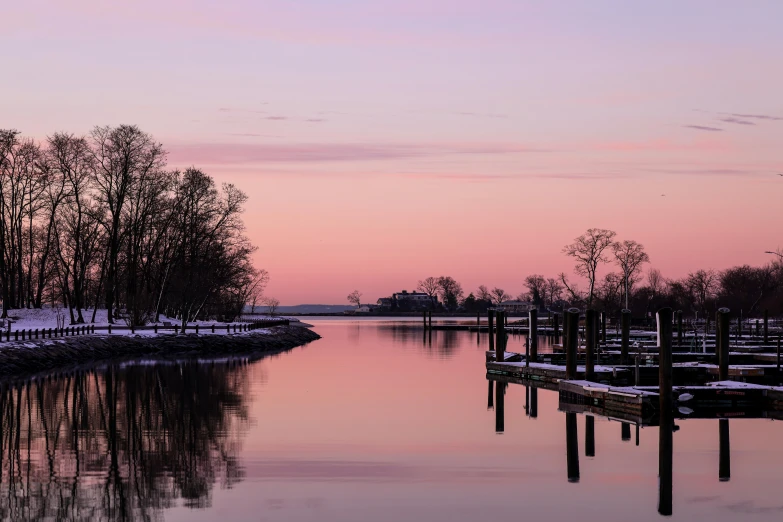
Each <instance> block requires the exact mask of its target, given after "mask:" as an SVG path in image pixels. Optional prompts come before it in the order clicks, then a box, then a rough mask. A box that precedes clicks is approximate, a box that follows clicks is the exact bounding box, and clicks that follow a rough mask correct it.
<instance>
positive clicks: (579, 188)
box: [0, 0, 783, 304]
mask: <svg viewBox="0 0 783 522" xmlns="http://www.w3.org/2000/svg"><path fill="white" fill-rule="evenodd" d="M781 19H783V4H781V3H780V2H777V1H775V0H769V1H763V0H759V1H756V2H753V3H752V4H747V5H745V4H743V3H738V2H733V1H716V0H710V1H707V0H704V1H701V0H694V1H689V2H681V1H655V2H652V1H650V2H633V3H630V2H623V1H619V0H617V1H608V0H603V1H601V0H596V1H593V2H589V3H588V2H581V1H572V2H567V1H561V2H546V3H543V2H523V1H504V0H500V1H483V2H471V1H467V0H459V1H448V2H447V1H445V0H425V1H421V0H418V1H415V2H414V1H409V0H397V1H394V2H391V1H387V0H383V1H377V2H360V1H358V0H339V1H330V2H323V1H321V2H318V1H312V0H311V1H303V2H296V3H291V2H283V1H282V0H280V1H267V2H261V3H259V2H251V1H250V0H230V1H224V2H220V3H219V4H218V3H216V2H210V1H207V0H201V1H195V2H193V1H189V2H184V1H163V0H158V1H155V2H152V1H150V0H140V1H137V2H134V3H131V4H117V3H106V2H99V1H88V0H77V1H72V2H67V3H64V2H55V1H46V0H31V1H28V2H18V3H16V4H15V5H13V6H11V7H7V8H4V27H5V29H4V31H3V33H2V34H0V44H2V45H3V48H4V49H7V50H13V52H10V53H7V54H6V55H5V57H4V64H3V70H4V71H5V75H4V80H3V96H0V114H2V115H3V121H2V123H0V126H3V127H14V128H17V129H19V130H21V131H22V132H23V133H24V134H26V135H30V136H36V137H43V136H45V135H46V134H48V133H51V132H53V131H56V130H69V131H73V132H88V131H89V130H90V128H92V126H94V125H106V124H109V125H116V124H120V123H134V124H137V125H139V126H140V127H141V128H142V129H144V130H145V131H147V132H150V133H152V134H153V135H155V136H156V137H157V138H158V139H159V140H160V141H162V142H163V143H164V144H165V145H166V146H167V148H168V149H169V151H170V152H171V154H170V158H169V159H170V165H171V166H172V167H184V166H189V165H197V166H199V167H201V168H203V169H204V170H206V171H207V172H209V173H211V174H213V175H214V176H216V177H217V178H219V179H220V180H223V181H231V182H233V183H235V184H237V185H238V186H240V187H241V188H243V189H244V190H245V191H246V192H247V193H248V194H249V196H250V204H249V205H248V209H247V214H246V221H247V228H248V234H249V235H250V237H251V238H252V239H253V240H254V242H255V243H256V244H257V245H258V247H259V251H258V254H257V262H258V266H260V267H264V268H266V269H267V270H269V272H270V273H271V275H272V281H271V283H270V285H269V288H268V290H267V292H268V294H270V295H273V296H276V297H278V298H279V299H280V300H281V301H282V302H283V303H284V304H297V303H344V302H345V296H346V295H347V294H348V293H349V292H350V291H352V290H354V289H359V290H360V291H361V292H362V293H363V294H364V296H365V299H368V300H375V299H376V298H377V297H380V296H385V295H388V294H390V293H392V292H394V291H398V290H401V289H408V290H411V289H413V288H414V286H415V285H416V282H417V281H418V280H419V279H422V278H424V277H427V276H430V275H436V276H437V275H451V276H453V277H455V278H456V279H458V280H459V281H461V282H462V284H463V287H464V288H465V290H466V291H471V290H474V289H475V287H476V286H478V285H479V284H487V285H489V286H500V287H502V288H504V289H506V291H508V292H511V293H513V294H516V293H518V292H519V291H521V290H522V289H523V285H522V281H523V280H524V277H525V276H526V275H529V274H531V273H543V274H545V275H555V274H556V273H558V272H560V271H566V272H568V273H570V272H571V267H572V265H571V263H570V262H569V260H568V259H566V258H565V257H564V256H563V255H562V254H561V249H562V247H563V245H565V244H566V243H568V242H570V241H571V240H572V239H573V238H574V237H575V236H577V235H579V234H580V233H582V232H583V231H584V230H585V229H587V228H589V227H603V228H611V229H613V230H616V231H617V232H618V234H619V236H620V237H621V238H629V239H635V240H637V241H639V242H641V243H643V244H644V245H645V246H646V247H647V250H648V252H649V254H650V257H651V259H652V263H653V265H654V266H656V267H658V268H660V269H661V270H662V271H663V273H664V275H666V276H669V277H679V276H682V275H684V274H686V273H687V272H688V271H691V270H695V269H697V268H710V267H712V268H716V269H720V268H725V267H727V266H729V265H732V264H737V263H751V264H759V263H762V262H765V261H766V260H767V257H769V256H765V254H764V253H763V252H764V251H765V250H770V249H775V248H777V247H779V246H783V236H782V235H781V233H780V232H779V230H778V227H779V226H781V217H783V210H782V209H781V203H780V202H781V201H783V178H781V177H779V176H777V175H776V173H778V172H783V147H781V141H782V140H781V138H783V97H781V94H780V93H781V92H783V68H781V67H780V49H782V48H783V33H782V32H781V31H780V29H779V21H780V20H781ZM661 194H666V195H665V196H661ZM721 229H722V230H723V232H722V233H721ZM607 269H608V268H607Z"/></svg>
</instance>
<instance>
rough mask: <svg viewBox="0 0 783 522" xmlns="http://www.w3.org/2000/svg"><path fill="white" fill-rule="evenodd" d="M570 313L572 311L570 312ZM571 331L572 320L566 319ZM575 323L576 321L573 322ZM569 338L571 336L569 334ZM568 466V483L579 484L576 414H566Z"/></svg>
mask: <svg viewBox="0 0 783 522" xmlns="http://www.w3.org/2000/svg"><path fill="white" fill-rule="evenodd" d="M569 313H570V311H569ZM566 322H567V323H568V326H569V328H568V329H569V330H570V329H571V328H570V327H571V324H570V323H571V322H572V321H571V318H570V317H569V318H568V319H566ZM573 322H575V321H573ZM569 337H571V335H570V334H569ZM565 415H566V465H567V467H568V482H572V483H576V482H579V435H578V433H577V431H576V413H566V414H565Z"/></svg>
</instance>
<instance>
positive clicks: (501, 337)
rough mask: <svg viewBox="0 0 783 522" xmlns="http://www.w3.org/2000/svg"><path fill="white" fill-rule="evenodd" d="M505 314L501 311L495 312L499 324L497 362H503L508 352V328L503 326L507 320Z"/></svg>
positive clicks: (496, 347)
mask: <svg viewBox="0 0 783 522" xmlns="http://www.w3.org/2000/svg"><path fill="white" fill-rule="evenodd" d="M505 315H506V313H505V312H501V311H500V310H498V311H496V312H495V317H496V319H497V322H498V327H497V331H496V333H497V339H495V360H496V361H503V360H504V358H505V357H504V356H505V352H506V328H505V326H504V324H503V321H504V319H505Z"/></svg>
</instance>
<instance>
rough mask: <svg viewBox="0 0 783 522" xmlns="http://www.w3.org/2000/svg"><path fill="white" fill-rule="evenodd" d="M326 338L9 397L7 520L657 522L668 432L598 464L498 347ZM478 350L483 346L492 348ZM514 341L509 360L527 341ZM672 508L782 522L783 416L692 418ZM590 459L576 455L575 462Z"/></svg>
mask: <svg viewBox="0 0 783 522" xmlns="http://www.w3.org/2000/svg"><path fill="white" fill-rule="evenodd" d="M309 322H311V323H313V324H315V330H316V331H317V332H318V333H320V334H321V335H322V336H323V339H322V340H320V341H317V342H315V343H312V344H310V345H308V346H305V347H302V348H298V349H296V350H293V351H291V352H289V353H286V354H282V355H279V356H276V357H271V358H267V359H263V360H261V361H256V362H253V363H245V362H241V361H240V362H239V363H237V362H232V363H226V362H223V363H203V364H195V363H188V364H182V365H176V364H175V365H171V364H168V365H162V364H157V365H151V364H147V365H125V366H122V367H111V368H102V369H98V370H96V371H95V372H90V373H86V374H81V375H78V376H72V377H69V378H58V379H51V380H37V381H33V382H29V383H26V384H25V385H23V386H15V387H5V388H3V390H2V393H0V423H1V428H2V429H1V430H0V433H2V437H0V459H2V461H1V462H2V482H1V483H0V486H1V489H0V517H2V518H3V519H8V520H27V519H30V520H44V519H45V520H105V519H110V520H111V519H123V518H124V519H146V520H167V521H179V520H182V521H185V520H187V521H198V520H205V521H207V520H210V521H212V520H221V521H229V520H248V521H331V520H334V521H357V522H359V521H361V522H364V521H371V520H372V521H400V520H425V521H455V520H493V521H504V520H509V521H512V520H513V521H517V520H520V519H525V518H527V519H539V520H569V518H571V519H573V520H579V521H602V522H605V521H607V522H608V521H614V520H616V521H623V522H625V521H627V520H657V519H660V518H661V516H660V515H659V514H658V430H657V428H644V429H642V430H641V432H640V445H639V446H636V445H635V441H634V438H635V430H634V428H633V427H632V428H631V440H630V441H623V440H622V437H621V425H620V423H618V422H610V421H608V420H605V419H603V418H596V419H595V449H594V454H595V456H594V457H588V456H586V450H588V451H587V453H591V454H592V453H593V451H592V450H590V448H588V447H586V446H585V433H586V432H585V424H586V419H585V417H584V416H577V417H576V431H577V438H578V457H579V474H580V480H579V482H569V480H568V468H567V459H566V424H567V421H566V415H565V414H564V413H562V412H559V411H558V410H557V407H558V398H557V394H556V393H555V392H548V391H544V390H539V391H538V396H537V397H538V411H537V417H536V418H532V417H530V416H528V415H527V414H526V393H525V391H526V390H525V387H523V386H517V385H511V386H508V387H507V389H506V390H505V395H504V399H503V403H504V413H505V415H504V418H503V421H504V422H503V424H504V426H503V428H504V432H503V433H502V434H499V433H497V432H496V421H497V420H498V419H497V417H496V411H495V408H494V407H495V406H496V404H497V400H496V398H495V393H494V392H495V391H496V390H493V389H491V388H490V387H489V386H488V382H487V380H486V378H485V371H484V351H485V349H486V344H487V338H486V336H481V338H480V339H477V335H476V334H475V333H469V332H438V331H436V332H433V333H432V337H431V339H430V338H429V337H425V336H423V335H422V331H421V330H415V329H412V328H410V326H409V325H410V323H409V325H408V326H406V325H405V324H404V323H399V322H393V321H373V320H346V319H323V320H321V319H313V320H309ZM477 341H478V342H477ZM522 346H523V345H522V339H521V338H514V339H512V341H511V343H510V347H509V349H510V350H514V349H515V347H516V348H517V349H522ZM678 425H679V427H680V429H679V430H678V431H676V433H674V436H673V437H674V459H673V460H674V477H673V482H674V487H673V512H674V514H673V517H672V518H674V519H677V520H693V519H697V518H702V517H704V518H705V519H710V520H714V521H727V520H759V521H762V520H780V519H781V517H782V516H783V497H781V494H780V492H781V491H783V443H781V441H783V423H781V422H773V421H769V420H732V421H730V439H731V480H730V481H723V482H721V481H719V477H718V476H719V459H718V446H719V444H718V442H719V436H718V429H719V428H718V421H716V420H710V421H699V420H689V421H678ZM572 464H573V462H572Z"/></svg>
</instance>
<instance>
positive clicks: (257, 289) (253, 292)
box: [245, 269, 269, 314]
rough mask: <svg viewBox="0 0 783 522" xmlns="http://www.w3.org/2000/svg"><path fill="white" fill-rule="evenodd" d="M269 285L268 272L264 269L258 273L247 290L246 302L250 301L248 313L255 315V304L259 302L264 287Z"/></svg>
mask: <svg viewBox="0 0 783 522" xmlns="http://www.w3.org/2000/svg"><path fill="white" fill-rule="evenodd" d="M268 283H269V272H267V271H266V270H264V269H261V270H259V271H258V274H257V275H256V277H255V278H254V279H253V283H252V284H251V285H250V286H249V287H248V288H247V298H246V299H245V300H246V301H247V300H249V301H250V313H251V314H254V313H256V303H259V302H261V300H262V299H263V295H264V290H265V289H266V285H267V284H268Z"/></svg>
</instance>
